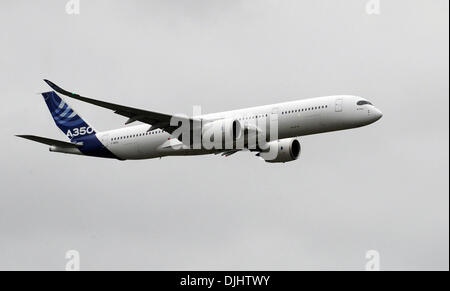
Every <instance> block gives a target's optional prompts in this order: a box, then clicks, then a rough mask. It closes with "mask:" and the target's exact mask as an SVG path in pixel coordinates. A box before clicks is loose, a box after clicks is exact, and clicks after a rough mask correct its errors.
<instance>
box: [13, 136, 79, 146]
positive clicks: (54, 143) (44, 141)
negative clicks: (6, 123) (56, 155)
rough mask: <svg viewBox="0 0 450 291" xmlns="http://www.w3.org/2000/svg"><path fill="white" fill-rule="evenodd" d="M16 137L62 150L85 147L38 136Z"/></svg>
mask: <svg viewBox="0 0 450 291" xmlns="http://www.w3.org/2000/svg"><path fill="white" fill-rule="evenodd" d="M16 136H17V137H21V138H25V139H29V140H32V141H35V142H38V143H42V144H46V145H49V146H56V147H60V148H79V147H82V146H83V144H82V143H71V142H65V141H60V140H56V139H51V138H46V137H41V136H36V135H16Z"/></svg>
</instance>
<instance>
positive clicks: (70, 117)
mask: <svg viewBox="0 0 450 291" xmlns="http://www.w3.org/2000/svg"><path fill="white" fill-rule="evenodd" d="M42 96H43V97H44V100H45V103H47V106H48V109H49V110H50V113H51V114H52V117H53V120H54V121H55V123H56V126H58V127H59V129H61V130H62V132H64V134H65V135H66V136H67V137H68V138H69V139H70V140H71V141H73V142H76V141H77V140H80V139H82V138H83V137H87V136H90V135H93V134H95V133H96V132H95V130H94V129H93V128H92V127H91V126H90V125H89V124H87V123H86V122H85V121H84V120H83V119H82V118H81V117H80V116H79V115H78V114H77V113H76V112H75V111H74V110H73V109H72V108H70V107H69V105H68V104H67V103H66V102H64V100H62V99H61V97H59V96H58V95H57V94H56V93H55V92H53V91H51V92H46V93H42Z"/></svg>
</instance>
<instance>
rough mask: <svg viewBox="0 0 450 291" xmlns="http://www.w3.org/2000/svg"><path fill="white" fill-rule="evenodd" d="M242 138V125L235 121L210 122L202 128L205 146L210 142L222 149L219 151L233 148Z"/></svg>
mask: <svg viewBox="0 0 450 291" xmlns="http://www.w3.org/2000/svg"><path fill="white" fill-rule="evenodd" d="M241 136H242V126H241V123H240V122H239V121H238V120H234V119H219V120H216V121H212V122H208V123H206V124H205V125H203V127H202V140H203V144H204V145H205V142H206V143H208V142H209V143H211V144H214V146H215V147H216V148H217V147H220V148H217V149H225V147H226V146H232V145H233V143H234V142H235V141H236V140H238V139H240V138H241ZM219 140H220V142H219ZM225 141H226V142H227V143H226V142H225Z"/></svg>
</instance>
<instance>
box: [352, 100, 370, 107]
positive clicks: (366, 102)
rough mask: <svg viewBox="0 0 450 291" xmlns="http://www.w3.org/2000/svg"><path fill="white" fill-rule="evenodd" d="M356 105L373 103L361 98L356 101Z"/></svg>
mask: <svg viewBox="0 0 450 291" xmlns="http://www.w3.org/2000/svg"><path fill="white" fill-rule="evenodd" d="M356 105H359V106H361V105H373V104H372V103H370V102H369V101H366V100H361V101H358V102H357V103H356Z"/></svg>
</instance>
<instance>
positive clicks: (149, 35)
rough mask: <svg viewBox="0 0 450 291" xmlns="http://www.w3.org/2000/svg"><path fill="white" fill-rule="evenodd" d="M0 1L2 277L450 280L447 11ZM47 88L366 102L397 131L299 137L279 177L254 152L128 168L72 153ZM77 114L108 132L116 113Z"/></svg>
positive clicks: (391, 5) (418, 4) (141, 101)
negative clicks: (324, 274) (341, 97)
mask: <svg viewBox="0 0 450 291" xmlns="http://www.w3.org/2000/svg"><path fill="white" fill-rule="evenodd" d="M366 2H367V1H365V0H345V1H343V0H340V1H336V0H319V1H317V0H315V1H238V0H232V1H229V0H226V1H225V0H222V1H214V0H213V1H211V0H208V1H206V0H203V1H200V0H197V1H97V0H89V1H85V0H81V13H80V15H77V16H70V15H67V14H66V13H65V7H64V6H65V3H66V1H62V0H61V1H56V0H55V1H18V0H14V1H12V0H3V1H1V3H0V27H2V29H1V30H0V50H1V54H0V68H1V69H0V80H1V81H0V90H1V92H2V95H1V98H2V101H3V102H2V106H1V107H0V122H1V124H2V125H1V127H0V128H1V136H2V142H1V143H0V157H1V166H0V177H1V178H0V179H1V180H0V181H1V188H2V190H1V191H0V193H1V194H0V269H57V270H62V269H64V266H65V263H66V260H65V258H64V254H65V252H66V251H67V250H69V249H76V250H78V251H79V252H80V253H81V265H82V269H85V270H86V269H149V270H156V269H164V270H172V269H237V270H241V269H269V270H270V269H277V270H285V269H287V270H304V269H321V270H323V269H325V270H328V269H356V270H361V269H363V268H364V265H365V263H366V260H365V253H366V251H367V250H370V249H375V250H378V251H379V252H380V254H381V264H382V266H381V267H382V268H383V269H394V270H400V269H408V270H415V269H447V270H448V268H449V198H448V190H449V183H448V181H449V180H448V174H449V173H448V169H449V165H448V160H449V155H448V153H449V143H448V141H449V136H448V122H449V113H448V108H449V82H448V78H449V74H448V71H449V67H448V63H449V57H448V51H449V45H448V44H449V42H448V41H449V38H448V33H449V31H448V27H449V15H448V9H449V7H448V5H449V2H448V1H447V0H433V1H425V0H423V1H418V0H414V1H413V0H402V1H401V0H396V1H392V0H389V1H386V0H381V14H380V15H377V16H375V15H371V16H370V15H367V14H366V12H365V4H366ZM43 78H48V79H50V80H53V81H54V82H56V83H57V84H60V85H61V86H63V87H65V88H67V89H69V90H76V91H78V92H80V93H83V94H84V95H87V96H91V97H94V98H99V99H104V100H109V101H112V102H116V103H122V104H126V105H132V106H136V107H142V108H147V109H152V110H157V111H162V112H168V113H179V112H183V113H188V114H189V113H191V111H192V105H202V107H203V110H204V112H216V111H223V110H229V109H235V108H240V107H248V106H255V105H263V104H270V103H276V102H283V101H289V100H295V99H302V98H308V97H314V96H325V95H334V94H354V95H360V96H363V97H366V98H368V99H369V100H371V101H372V102H373V103H374V104H375V105H376V106H377V107H378V108H380V109H381V110H382V111H383V113H384V117H383V119H381V120H380V121H379V122H377V123H375V124H373V125H371V126H368V127H365V128H361V129H356V130H350V131H343V132H335V133H330V134H323V135H317V136H310V137H303V138H301V139H300V141H301V143H302V147H303V152H302V156H301V157H300V159H299V160H298V161H296V162H292V163H287V164H284V165H272V164H267V163H263V162H261V161H260V160H258V159H257V158H255V157H254V156H253V155H251V154H249V153H239V154H236V155H234V156H231V157H229V158H220V157H216V156H205V157H174V158H164V159H162V160H147V161H130V162H119V161H113V160H102V159H92V158H84V157H77V156H69V155H61V154H54V153H50V152H48V150H47V148H46V147H45V146H41V145H38V144H33V143H31V142H27V141H24V140H19V139H17V138H15V137H13V135H14V134H23V133H29V134H38V135H42V136H47V137H52V138H58V139H64V138H65V137H64V135H63V134H62V133H61V132H59V130H58V129H57V128H56V126H55V125H54V124H53V121H52V120H51V116H50V114H49V112H48V110H47V108H46V106H45V104H44V102H43V100H42V98H41V97H40V96H39V95H37V93H39V92H43V91H45V90H49V88H48V87H46V85H45V83H44V82H43V81H42V79H43ZM69 103H70V104H71V105H73V107H74V108H75V109H76V110H77V111H78V113H80V115H82V116H83V117H84V118H86V119H87V120H88V121H89V122H90V123H91V124H93V126H94V127H96V129H98V130H105V129H111V128H115V127H120V126H122V125H123V122H124V119H123V118H122V117H120V116H115V115H114V114H112V113H111V112H110V111H107V110H103V109H101V108H97V107H94V106H90V105H87V104H83V103H80V102H74V101H73V100H70V101H69Z"/></svg>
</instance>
